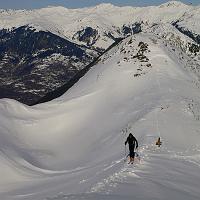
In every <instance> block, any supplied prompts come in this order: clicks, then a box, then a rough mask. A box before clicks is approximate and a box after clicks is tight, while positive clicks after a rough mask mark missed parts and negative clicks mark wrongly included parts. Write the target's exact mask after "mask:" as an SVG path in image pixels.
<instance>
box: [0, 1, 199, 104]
mask: <svg viewBox="0 0 200 200" xmlns="http://www.w3.org/2000/svg"><path fill="white" fill-rule="evenodd" d="M199 18H200V7H199V6H192V5H185V4H183V3H181V2H177V1H170V2H167V3H165V4H162V5H160V6H150V7H128V6H127V7H117V6H114V5H112V4H100V5H97V6H95V7H88V8H82V9H68V8H64V7H47V8H42V9H35V10H0V69H1V72H0V80H1V81H0V98H12V99H16V100H18V101H20V102H22V103H25V104H28V105H33V104H36V103H37V102H40V99H41V98H44V96H46V95H48V93H52V92H53V91H56V90H57V89H59V88H60V87H62V88H63V87H64V85H65V86H66V88H69V86H67V85H68V82H69V81H70V82H73V80H72V79H73V78H74V76H75V75H77V74H78V73H81V72H80V71H81V70H84V69H85V68H87V66H88V65H90V66H91V63H93V62H94V61H95V60H96V59H98V57H99V56H101V55H103V54H104V53H105V51H106V50H107V49H108V48H109V47H110V46H111V45H113V44H114V43H115V42H116V41H118V40H119V39H123V38H126V37H128V36H130V35H133V34H136V33H139V32H146V33H154V34H156V35H158V36H159V37H162V38H163V40H164V41H169V42H170V43H171V44H172V45H174V46H177V45H178V46H179V47H180V48H181V49H183V50H184V52H186V53H187V54H188V56H189V57H191V60H190V62H191V65H192V66H191V68H194V70H196V71H198V69H199V62H198V61H197V62H196V60H197V54H198V53H199V50H200V47H199V45H200V34H199V33H200V30H199V21H200V20H199ZM55 97H56V96H55ZM52 98H53V97H52Z"/></svg>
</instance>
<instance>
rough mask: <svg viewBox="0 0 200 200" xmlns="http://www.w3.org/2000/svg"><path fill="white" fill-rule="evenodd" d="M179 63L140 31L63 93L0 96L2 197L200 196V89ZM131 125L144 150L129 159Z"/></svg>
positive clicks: (192, 199) (8, 199) (111, 199)
mask: <svg viewBox="0 0 200 200" xmlns="http://www.w3.org/2000/svg"><path fill="white" fill-rule="evenodd" d="M183 62H184V61H182V63H181V62H180V61H179V60H178V58H177V56H176V54H174V51H171V50H170V48H168V47H167V46H165V45H164V44H163V43H162V40H161V39H158V38H157V37H156V36H154V35H153V34H145V33H141V34H137V35H135V36H131V37H128V38H126V39H125V40H123V41H122V42H121V43H120V44H119V45H117V46H116V47H114V48H113V49H111V50H110V51H109V52H107V54H106V55H104V56H103V57H102V58H101V61H100V62H99V64H97V65H96V66H94V68H92V69H91V70H90V71H89V72H88V73H87V74H86V75H85V76H84V77H83V78H82V79H81V80H80V81H79V82H78V83H77V84H75V85H74V86H73V87H72V88H71V89H70V90H69V91H68V92H67V93H66V94H64V95H63V96H61V97H60V98H58V99H55V100H53V101H51V102H48V103H45V104H40V105H37V106H34V107H28V106H25V105H22V104H20V103H18V102H16V101H13V100H9V99H2V100H0V169H1V170H0V176H1V179H0V199H3V200H11V199H17V200H18V199H20V200H22V199H29V200H41V199H46V200H55V199H57V200H64V199H77V200H78V199H87V200H88V199H109V200H114V199H115V200H116V199H119V200H121V199H128V200H130V199H133V198H134V199H138V200H139V199H144V200H146V199H162V200H165V199H166V200H167V199H169V198H171V199H178V200H179V199H181V200H197V199H198V198H199V195H200V191H199V183H200V173H199V172H200V132H199V130H200V123H199V120H200V93H199V85H198V84H194V79H195V76H194V74H190V72H189V71H186V70H185V69H184V67H183V65H184V64H186V63H183ZM129 132H132V133H134V134H135V136H136V138H138V141H139V154H140V156H141V161H140V162H139V161H138V160H136V162H135V164H134V165H131V166H130V165H128V164H127V162H124V158H125V147H124V141H125V139H126V137H127V135H128V133H129ZM159 136H160V137H161V140H162V142H163V145H162V146H161V148H158V147H156V146H155V141H156V140H157V138H158V137H159ZM127 151H128V150H127V149H126V153H127Z"/></svg>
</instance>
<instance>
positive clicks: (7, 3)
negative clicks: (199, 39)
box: [0, 0, 200, 9]
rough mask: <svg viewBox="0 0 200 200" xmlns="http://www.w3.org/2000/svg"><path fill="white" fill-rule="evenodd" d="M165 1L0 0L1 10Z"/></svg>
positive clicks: (198, 1) (197, 0) (194, 0)
mask: <svg viewBox="0 0 200 200" xmlns="http://www.w3.org/2000/svg"><path fill="white" fill-rule="evenodd" d="M181 1H182V2H184V3H187V4H189V3H192V4H194V5H199V4H200V0H190V1H189V0H181ZM164 2H167V1H165V0H0V9H8V8H11V9H34V8H41V7H47V6H64V7H68V8H80V7H86V6H94V5H97V4H100V3H112V4H114V5H120V6H123V5H131V6H148V5H159V4H162V3H164Z"/></svg>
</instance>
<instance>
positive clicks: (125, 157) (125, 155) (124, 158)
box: [124, 145, 127, 162]
mask: <svg viewBox="0 0 200 200" xmlns="http://www.w3.org/2000/svg"><path fill="white" fill-rule="evenodd" d="M124 153H125V155H124V162H125V161H126V158H127V157H126V145H125V152H124Z"/></svg>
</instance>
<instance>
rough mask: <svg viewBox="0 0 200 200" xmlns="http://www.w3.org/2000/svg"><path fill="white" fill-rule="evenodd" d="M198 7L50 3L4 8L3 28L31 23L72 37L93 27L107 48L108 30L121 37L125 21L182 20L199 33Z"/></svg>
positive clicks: (98, 43)
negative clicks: (32, 7)
mask: <svg viewBox="0 0 200 200" xmlns="http://www.w3.org/2000/svg"><path fill="white" fill-rule="evenodd" d="M199 9H200V8H199V6H191V5H185V4H183V3H181V2H178V1H170V2H168V3H165V4H162V5H160V6H150V7H128V6H127V7H117V6H114V5H112V4H100V5H98V6H95V7H89V8H82V9H68V8H64V7H48V8H42V9H36V10H1V12H0V29H3V28H5V29H11V28H13V27H19V26H24V25H28V26H31V27H34V28H36V29H37V30H44V31H50V32H52V33H54V34H57V35H59V36H61V37H64V38H67V39H73V36H74V35H75V34H76V33H77V32H78V31H80V30H82V29H84V28H86V27H92V28H93V29H95V30H97V31H98V34H99V36H100V37H99V38H98V40H97V41H96V44H95V47H100V48H104V49H106V48H107V47H108V46H109V45H111V44H112V43H113V40H112V39H111V38H109V37H107V36H106V34H108V33H111V34H112V35H113V36H114V37H119V36H120V29H121V28H122V26H123V25H131V24H134V23H135V22H143V23H145V25H147V26H151V25H152V24H155V23H172V22H173V21H177V20H180V26H183V27H184V28H185V29H189V30H190V31H192V32H194V33H196V34H198V33H199V32H200V29H199V27H200V26H199V21H200V19H199V16H200V15H199ZM77 42H78V41H77ZM79 42H80V41H79Z"/></svg>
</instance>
